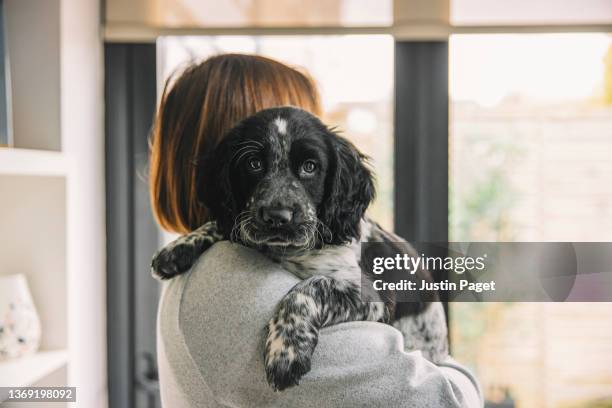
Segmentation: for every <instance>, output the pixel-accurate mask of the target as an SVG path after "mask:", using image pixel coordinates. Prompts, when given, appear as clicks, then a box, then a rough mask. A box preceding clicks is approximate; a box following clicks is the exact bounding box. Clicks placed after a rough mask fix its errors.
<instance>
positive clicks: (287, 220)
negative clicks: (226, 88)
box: [198, 107, 374, 253]
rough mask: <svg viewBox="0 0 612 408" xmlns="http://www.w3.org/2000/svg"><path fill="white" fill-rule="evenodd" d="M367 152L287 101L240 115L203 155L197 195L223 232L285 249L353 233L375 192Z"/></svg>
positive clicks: (334, 241) (332, 241)
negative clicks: (224, 134) (256, 111)
mask: <svg viewBox="0 0 612 408" xmlns="http://www.w3.org/2000/svg"><path fill="white" fill-rule="evenodd" d="M365 159H366V157H365V156H364V155H362V154H361V153H360V152H359V151H358V150H357V149H356V148H355V147H354V146H353V145H352V144H351V143H350V142H349V141H347V140H346V139H344V138H342V137H340V136H338V135H337V134H336V133H335V132H334V131H332V130H330V129H329V128H327V126H325V125H324V124H323V123H321V121H320V120H319V119H317V118H316V117H315V116H313V115H311V114H309V113H307V112H305V111H303V110H300V109H297V108H291V107H282V108H273V109H266V110H263V111H260V112H258V113H257V114H255V115H253V116H251V117H249V118H247V119H245V120H243V121H242V122H240V123H239V124H238V125H237V126H236V127H235V128H233V129H232V130H231V131H230V132H229V134H228V135H227V136H226V137H225V138H224V139H223V141H222V142H221V143H220V144H219V146H217V148H216V149H215V150H214V152H213V153H212V154H211V155H210V157H208V158H206V159H205V160H204V162H203V165H202V170H201V172H200V174H201V175H202V180H203V183H198V184H199V185H201V188H200V191H199V197H200V199H201V200H202V202H203V203H204V205H206V207H207V208H208V209H209V210H210V212H211V215H212V218H213V219H215V220H216V221H217V224H218V226H219V228H220V229H221V231H222V233H223V234H224V235H225V236H226V237H228V238H230V239H232V240H234V241H240V242H242V243H243V244H245V245H247V246H251V247H255V248H259V249H266V250H269V251H272V252H278V253H288V252H291V251H301V250H307V249H311V248H315V247H320V246H321V245H323V244H335V245H337V244H342V243H345V242H348V241H350V240H351V239H352V238H358V237H359V225H360V221H361V218H362V217H363V215H364V212H365V210H366V208H367V207H368V205H369V204H370V201H372V199H373V198H374V185H373V181H372V174H371V173H370V171H369V170H368V168H367V167H366V166H365V163H364V161H365Z"/></svg>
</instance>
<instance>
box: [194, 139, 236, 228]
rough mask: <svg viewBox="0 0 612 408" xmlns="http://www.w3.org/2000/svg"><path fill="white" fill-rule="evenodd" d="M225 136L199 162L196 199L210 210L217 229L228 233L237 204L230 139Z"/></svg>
mask: <svg viewBox="0 0 612 408" xmlns="http://www.w3.org/2000/svg"><path fill="white" fill-rule="evenodd" d="M228 139H229V137H226V139H225V140H223V141H221V143H219V145H218V146H217V147H216V148H215V149H214V150H213V152H212V153H211V154H209V155H208V156H207V157H205V158H204V160H202V162H203V163H200V164H199V167H200V169H199V171H198V179H197V186H198V189H197V193H198V199H199V200H200V202H201V203H202V204H204V205H205V206H206V208H207V209H208V211H210V214H209V216H210V217H211V218H212V219H213V220H215V221H216V222H217V226H218V227H219V230H220V231H221V232H222V233H223V234H225V235H228V234H229V232H230V231H231V229H232V226H233V223H234V218H235V217H236V212H237V204H236V200H235V198H234V194H233V191H232V185H231V164H230V160H228V159H227V158H228V157H229V152H230V140H228Z"/></svg>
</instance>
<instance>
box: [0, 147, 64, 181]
mask: <svg viewBox="0 0 612 408" xmlns="http://www.w3.org/2000/svg"><path fill="white" fill-rule="evenodd" d="M0 175H22V176H65V175H66V160H65V158H64V154H63V153H62V152H54V151H45V150H32V149H17V148H0Z"/></svg>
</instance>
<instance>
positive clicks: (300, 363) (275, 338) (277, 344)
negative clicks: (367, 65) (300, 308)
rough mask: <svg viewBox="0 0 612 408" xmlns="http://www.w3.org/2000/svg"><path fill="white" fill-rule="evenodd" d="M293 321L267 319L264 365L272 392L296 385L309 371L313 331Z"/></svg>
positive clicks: (312, 349)
mask: <svg viewBox="0 0 612 408" xmlns="http://www.w3.org/2000/svg"><path fill="white" fill-rule="evenodd" d="M289 321H290V322H291V321H293V323H279V322H278V321H277V320H276V319H274V320H271V321H270V323H269V324H268V326H267V336H266V347H265V355H264V364H265V367H266V378H267V380H268V384H270V386H271V387H272V388H273V389H274V390H275V391H283V390H284V389H286V388H289V387H293V386H295V385H299V383H300V379H301V378H302V377H303V376H304V375H305V374H306V373H308V372H309V371H310V362H311V359H312V353H313V352H314V349H315V347H316V345H317V341H318V335H317V331H316V330H315V329H314V328H312V327H305V326H301V327H297V326H296V325H295V320H289Z"/></svg>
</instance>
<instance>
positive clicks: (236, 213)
mask: <svg viewBox="0 0 612 408" xmlns="http://www.w3.org/2000/svg"><path fill="white" fill-rule="evenodd" d="M365 160H366V157H365V156H364V155H363V154H361V153H360V152H359V151H358V150H357V149H356V148H355V147H354V146H353V145H352V144H351V143H350V142H349V141H347V140H346V139H344V138H342V137H340V136H339V135H338V134H337V133H336V132H334V131H333V130H331V129H329V128H328V127H326V126H325V125H324V124H323V123H321V121H319V119H317V118H316V117H314V116H313V115H311V114H309V113H307V112H305V111H303V110H300V109H297V108H292V107H282V108H274V109H267V110H263V111H260V112H259V113H257V114H255V115H254V116H251V117H249V118H247V119H245V120H243V121H242V122H240V123H239V124H238V125H237V126H236V127H235V128H233V129H232V130H231V131H230V132H229V134H228V135H227V136H226V137H225V138H224V139H223V140H222V142H221V143H220V144H219V146H217V148H216V149H215V151H214V152H213V154H211V155H210V157H208V158H206V159H205V160H204V161H203V168H202V170H201V172H200V174H201V175H202V180H204V181H205V182H203V183H198V185H199V186H201V189H200V191H199V192H198V195H199V198H200V200H201V201H202V202H203V204H204V205H206V207H207V208H208V209H209V211H210V214H211V217H212V219H213V220H214V222H210V223H207V224H206V225H204V226H202V227H201V228H200V229H198V230H196V231H194V232H193V233H190V234H188V235H185V236H183V237H180V238H178V239H177V240H176V241H174V242H173V243H171V244H170V245H168V246H167V247H166V248H164V249H162V250H161V251H159V252H158V253H157V254H156V255H155V256H154V258H153V262H152V269H153V273H154V275H156V276H157V277H159V278H160V279H168V278H171V277H173V276H175V275H177V274H180V273H183V272H185V271H187V270H188V269H189V268H190V267H191V266H192V264H193V263H194V262H195V260H196V259H197V258H198V257H199V256H200V254H201V253H202V252H204V251H205V250H206V249H207V248H209V247H210V246H211V245H212V244H213V243H214V242H217V241H219V240H224V239H229V240H231V241H233V242H238V243H241V244H243V245H245V246H248V247H251V248H254V249H257V250H259V251H260V252H262V253H264V254H265V255H267V256H268V257H270V258H271V259H272V260H274V261H276V262H278V263H279V264H280V265H281V266H282V267H283V268H285V269H287V270H289V271H290V272H292V273H293V274H295V275H296V276H298V277H299V278H301V279H303V280H302V281H301V282H300V283H299V284H297V285H296V286H295V287H294V288H292V289H291V291H290V292H289V293H288V294H287V295H286V296H285V297H284V298H283V299H282V300H281V302H280V304H279V305H278V306H277V308H276V310H275V313H274V315H273V316H272V318H271V319H270V321H269V322H268V324H267V326H266V327H265V339H266V340H265V346H264V349H265V351H264V364H265V369H266V376H267V379H268V382H269V383H270V385H271V386H272V387H273V388H274V389H275V390H283V389H285V388H287V387H291V386H294V385H297V384H298V383H299V380H300V378H301V377H302V376H303V375H304V374H306V373H307V372H308V371H309V370H310V361H311V357H312V353H313V351H314V348H315V347H316V345H317V341H318V335H319V330H320V329H321V328H323V327H326V326H330V325H333V324H337V323H342V322H348V321H358V320H368V321H378V322H386V323H391V324H393V325H394V326H395V327H397V328H398V329H399V330H400V331H401V332H402V333H403V334H404V338H405V348H406V350H421V351H422V353H423V354H424V356H425V357H426V358H428V359H429V360H431V361H433V362H439V361H442V360H443V359H444V358H446V356H447V353H448V344H447V327H446V321H445V316H444V311H443V308H442V306H441V304H440V303H439V302H438V300H439V299H438V297H437V294H436V293H432V294H425V296H424V297H423V298H421V299H419V300H418V301H416V302H411V303H404V304H401V307H400V304H396V303H395V302H394V298H393V296H386V297H385V298H384V299H381V298H372V299H367V300H364V298H363V297H362V296H361V290H360V288H361V276H362V266H361V265H362V262H361V256H362V251H361V244H360V243H361V242H364V241H369V242H385V243H387V245H385V246H375V247H373V248H374V249H372V250H370V251H377V252H381V251H382V252H384V251H385V249H384V248H388V251H389V254H392V253H397V252H400V251H401V252H402V253H407V254H409V255H411V256H415V255H416V253H415V251H414V249H412V247H410V246H409V245H408V244H406V243H404V242H403V241H402V239H401V238H399V237H397V236H396V235H393V234H391V233H389V232H386V231H384V230H383V229H382V228H381V227H380V226H378V225H377V224H376V223H374V222H372V221H370V220H369V219H367V218H364V213H365V211H366V209H367V207H368V205H369V204H370V202H371V201H372V199H373V198H374V194H375V192H374V184H373V177H372V174H371V172H370V170H369V169H368V168H367V167H366V165H365ZM366 248H367V247H366ZM389 254H384V253H368V252H367V251H366V252H364V254H363V256H366V257H374V256H388V255H389ZM364 272H366V273H367V271H364ZM416 278H417V279H419V280H427V281H432V278H431V276H430V274H429V273H428V272H427V271H426V270H423V269H421V270H419V271H417V274H416Z"/></svg>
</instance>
